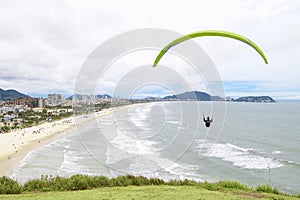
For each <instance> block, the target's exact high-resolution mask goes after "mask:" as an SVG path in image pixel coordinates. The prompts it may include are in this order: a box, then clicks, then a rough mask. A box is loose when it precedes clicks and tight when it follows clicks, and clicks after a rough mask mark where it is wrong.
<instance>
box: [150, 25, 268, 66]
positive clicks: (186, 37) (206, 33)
mask: <svg viewBox="0 0 300 200" xmlns="http://www.w3.org/2000/svg"><path fill="white" fill-rule="evenodd" d="M203 36H220V37H228V38H232V39H236V40H239V41H242V42H244V43H246V44H248V45H250V46H251V47H252V48H254V49H255V50H256V51H257V52H258V53H259V55H260V56H261V57H262V58H263V59H264V61H265V63H266V64H268V60H267V57H266V56H265V54H264V52H263V51H262V50H261V49H260V48H259V47H258V46H257V45H256V44H255V43H254V42H252V41H251V40H249V39H248V38H246V37H244V36H242V35H239V34H236V33H232V32H227V31H218V30H206V31H199V32H194V33H190V34H187V35H184V36H182V37H179V38H177V39H175V40H174V41H172V42H170V43H169V44H168V45H167V46H165V47H164V48H163V50H161V51H160V52H159V54H158V56H157V57H156V59H155V61H154V64H153V67H156V66H157V64H158V62H159V61H160V59H161V58H162V57H163V56H164V54H165V53H166V52H167V51H168V50H169V49H170V48H172V47H173V46H175V45H177V44H179V43H181V42H184V41H186V40H189V39H192V38H196V37H203Z"/></svg>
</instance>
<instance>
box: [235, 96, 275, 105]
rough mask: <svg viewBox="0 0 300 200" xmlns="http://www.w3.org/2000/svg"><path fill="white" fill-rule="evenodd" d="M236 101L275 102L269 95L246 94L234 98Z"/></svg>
mask: <svg viewBox="0 0 300 200" xmlns="http://www.w3.org/2000/svg"><path fill="white" fill-rule="evenodd" d="M234 101H236V102H255V103H275V102H276V101H275V100H274V99H272V98H271V97H269V96H247V97H240V98H238V99H235V100H234Z"/></svg>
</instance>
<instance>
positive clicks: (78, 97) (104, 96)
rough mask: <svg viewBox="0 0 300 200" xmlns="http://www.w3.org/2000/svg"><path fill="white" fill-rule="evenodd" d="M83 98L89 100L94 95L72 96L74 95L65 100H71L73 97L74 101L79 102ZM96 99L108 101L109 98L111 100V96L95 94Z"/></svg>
mask: <svg viewBox="0 0 300 200" xmlns="http://www.w3.org/2000/svg"><path fill="white" fill-rule="evenodd" d="M84 96H86V97H89V98H91V97H94V95H81V94H74V95H72V96H69V97H68V98H67V99H68V100H72V99H73V97H76V99H78V100H80V101H81V100H82V99H83V97H84ZM96 97H97V98H98V99H102V98H107V99H110V98H111V96H110V95H108V94H103V95H102V94H97V95H96Z"/></svg>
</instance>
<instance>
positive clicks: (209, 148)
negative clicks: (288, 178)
mask: <svg viewBox="0 0 300 200" xmlns="http://www.w3.org/2000/svg"><path fill="white" fill-rule="evenodd" d="M197 149H199V150H200V151H201V152H208V153H207V154H206V155H205V156H208V157H216V158H221V159H222V160H224V161H227V162H231V163H232V164H233V165H234V166H237V167H241V168H244V169H269V168H270V169H275V168H279V167H282V166H283V163H282V162H281V161H280V160H277V159H275V158H272V157H268V156H264V155H261V154H260V153H258V151H257V150H255V149H252V148H249V149H247V148H243V147H239V146H236V145H233V144H230V143H226V144H225V143H217V144H212V143H200V144H198V146H197ZM203 150H204V151H203Z"/></svg>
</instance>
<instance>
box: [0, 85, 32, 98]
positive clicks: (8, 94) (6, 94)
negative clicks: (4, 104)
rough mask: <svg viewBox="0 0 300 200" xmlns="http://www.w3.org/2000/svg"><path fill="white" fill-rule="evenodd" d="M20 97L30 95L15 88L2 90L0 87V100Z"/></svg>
mask: <svg viewBox="0 0 300 200" xmlns="http://www.w3.org/2000/svg"><path fill="white" fill-rule="evenodd" d="M20 97H23V98H30V96H28V95H26V94H23V93H21V92H18V91H17V90H3V89H1V88H0V100H1V101H10V100H14V99H18V98H20Z"/></svg>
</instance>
